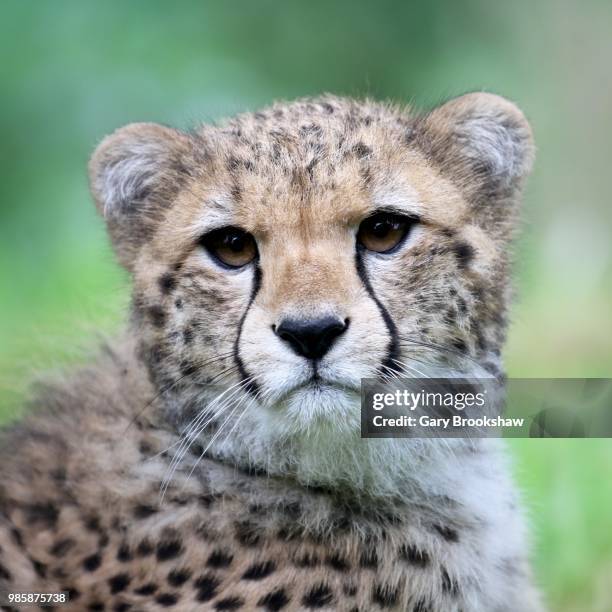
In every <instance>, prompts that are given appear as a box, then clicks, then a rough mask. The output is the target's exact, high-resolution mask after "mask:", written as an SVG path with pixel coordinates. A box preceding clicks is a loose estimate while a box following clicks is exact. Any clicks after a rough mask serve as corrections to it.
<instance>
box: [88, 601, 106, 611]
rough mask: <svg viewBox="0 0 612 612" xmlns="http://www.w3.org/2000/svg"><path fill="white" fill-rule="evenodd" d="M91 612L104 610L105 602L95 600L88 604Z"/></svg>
mask: <svg viewBox="0 0 612 612" xmlns="http://www.w3.org/2000/svg"><path fill="white" fill-rule="evenodd" d="M87 609H88V610H91V612H102V611H103V610H104V604H103V603H102V602H101V601H93V602H92V603H90V604H89V605H88V606H87Z"/></svg>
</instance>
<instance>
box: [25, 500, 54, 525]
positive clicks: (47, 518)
mask: <svg viewBox="0 0 612 612" xmlns="http://www.w3.org/2000/svg"><path fill="white" fill-rule="evenodd" d="M24 512H25V515H26V520H27V521H28V523H30V524H32V523H41V524H43V525H44V526H46V527H54V526H55V524H56V523H57V517H58V516H59V510H58V509H57V508H56V507H55V506H54V505H53V504H52V503H51V502H44V503H40V504H29V505H27V506H25V507H24Z"/></svg>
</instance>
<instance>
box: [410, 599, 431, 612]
mask: <svg viewBox="0 0 612 612" xmlns="http://www.w3.org/2000/svg"><path fill="white" fill-rule="evenodd" d="M412 612H431V606H430V605H429V604H428V603H427V602H426V601H425V600H424V599H420V600H419V601H417V603H416V605H415V606H414V608H412Z"/></svg>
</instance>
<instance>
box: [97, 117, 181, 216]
mask: <svg viewBox="0 0 612 612" xmlns="http://www.w3.org/2000/svg"><path fill="white" fill-rule="evenodd" d="M186 138H187V135H186V134H184V133H183V132H180V131H179V130H175V129H174V128H170V127H166V126H164V125H160V124H158V123H147V122H142V123H130V124H128V125H125V126H123V127H120V128H118V129H116V130H115V131H114V132H112V133H111V134H109V135H108V136H105V137H104V138H103V139H102V140H101V142H100V143H99V144H98V146H97V147H96V148H95V150H94V152H93V153H92V155H91V157H90V159H89V163H88V175H89V185H90V190H91V193H92V195H93V197H94V200H95V203H96V207H97V209H98V210H99V211H100V213H101V214H102V215H103V216H105V217H106V216H107V213H108V210H109V205H108V204H109V203H108V199H109V194H108V188H109V184H108V182H109V181H108V175H109V169H112V168H113V167H114V166H115V165H116V164H117V163H118V162H121V161H122V160H123V161H125V160H127V159H129V158H133V159H137V158H138V157H142V156H146V155H151V156H159V157H163V154H164V152H165V151H168V150H170V149H171V148H172V147H173V146H176V145H177V144H178V143H182V144H184V143H183V141H184V140H185V139H186ZM135 167H136V164H135Z"/></svg>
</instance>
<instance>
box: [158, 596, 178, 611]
mask: <svg viewBox="0 0 612 612" xmlns="http://www.w3.org/2000/svg"><path fill="white" fill-rule="evenodd" d="M178 600H179V597H178V595H177V594H176V593H160V594H159V595H157V596H156V597H155V601H156V602H157V603H158V604H159V605H160V606H164V608H169V607H170V606H173V605H174V604H175V603H176V602H177V601H178Z"/></svg>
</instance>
